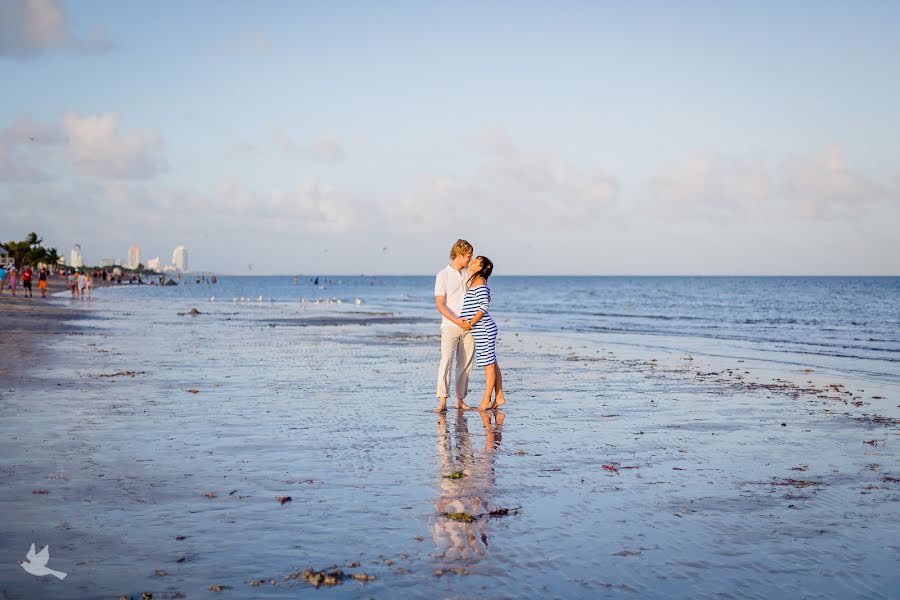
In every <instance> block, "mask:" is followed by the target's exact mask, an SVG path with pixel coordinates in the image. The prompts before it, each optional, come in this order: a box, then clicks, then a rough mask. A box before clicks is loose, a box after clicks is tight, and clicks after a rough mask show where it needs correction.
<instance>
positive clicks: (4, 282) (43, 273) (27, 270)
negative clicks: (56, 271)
mask: <svg viewBox="0 0 900 600" xmlns="http://www.w3.org/2000/svg"><path fill="white" fill-rule="evenodd" d="M7 276H8V278H7ZM34 277H35V273H34V270H33V269H32V268H31V267H30V266H28V265H26V266H25V267H24V268H23V269H22V273H21V275H20V274H19V270H18V269H16V267H15V266H12V265H10V266H8V267H4V266H3V265H0V296H2V295H3V289H4V288H6V287H9V290H10V292H12V295H13V296H15V295H16V289H17V288H18V287H19V282H20V281H21V282H22V289H23V290H24V295H25V297H26V298H31V297H32V285H33V283H34ZM48 277H49V273H48V272H47V269H45V268H43V267H41V268H40V269H39V270H38V273H37V280H38V289H39V290H40V291H41V298H46V297H47V278H48Z"/></svg>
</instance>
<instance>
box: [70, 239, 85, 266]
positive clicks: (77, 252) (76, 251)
mask: <svg viewBox="0 0 900 600" xmlns="http://www.w3.org/2000/svg"><path fill="white" fill-rule="evenodd" d="M69 266H70V267H72V268H73V269H80V268H81V267H83V266H84V261H83V260H82V258H81V244H75V245H74V246H72V250H71V251H70V252H69Z"/></svg>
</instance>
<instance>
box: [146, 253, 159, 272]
mask: <svg viewBox="0 0 900 600" xmlns="http://www.w3.org/2000/svg"><path fill="white" fill-rule="evenodd" d="M147 268H148V269H150V270H151V271H159V257H158V256H157V257H156V258H151V259H148V260H147Z"/></svg>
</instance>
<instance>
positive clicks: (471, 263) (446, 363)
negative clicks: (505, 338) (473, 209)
mask: <svg viewBox="0 0 900 600" xmlns="http://www.w3.org/2000/svg"><path fill="white" fill-rule="evenodd" d="M473 250H474V249H473V248H472V244H470V243H469V242H467V241H466V240H457V241H456V243H455V244H453V247H452V248H451V249H450V264H449V265H447V267H446V268H444V269H442V270H441V271H440V272H438V274H437V276H436V277H435V281H434V305H435V307H437V309H438V312H440V313H441V315H442V317H443V319H442V321H441V363H440V366H439V367H438V376H437V397H438V405H437V407H436V408H435V409H434V412H444V411H446V410H447V397H448V396H449V390H450V371H451V369H452V366H453V360H454V357H455V359H456V394H455V396H456V408H458V409H463V410H469V409H471V407H470V406H469V405H468V404H466V402H465V399H466V394H467V393H468V391H469V374H470V373H471V372H472V363H473V362H474V363H475V364H476V365H478V366H479V367H483V368H484V378H485V386H484V395H483V396H482V398H481V404H479V405H478V410H490V409H492V408H498V407H500V406H502V405H503V404H505V403H506V398H505V397H504V396H503V376H502V375H501V373H500V365H499V364H498V363H497V356H496V352H495V347H496V344H497V324H496V323H494V319H492V318H491V315H490V313H489V312H488V306H489V305H490V303H491V290H490V288H489V287H488V285H487V280H488V278H489V277H490V276H491V272H492V271H493V270H494V264H493V263H492V262H491V261H490V259H488V258H487V257H486V256H477V257H475V259H473V258H472V253H473ZM492 396H493V398H492Z"/></svg>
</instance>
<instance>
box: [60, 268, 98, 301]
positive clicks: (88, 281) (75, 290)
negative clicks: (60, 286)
mask: <svg viewBox="0 0 900 600" xmlns="http://www.w3.org/2000/svg"><path fill="white" fill-rule="evenodd" d="M66 280H67V281H68V283H69V291H70V292H72V297H73V298H82V299H83V298H85V297H86V298H87V299H88V300H90V298H91V290H92V289H93V287H94V278H93V277H92V276H91V274H90V273H81V272H80V271H73V272H71V273H69V274H68V275H67V276H66Z"/></svg>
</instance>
